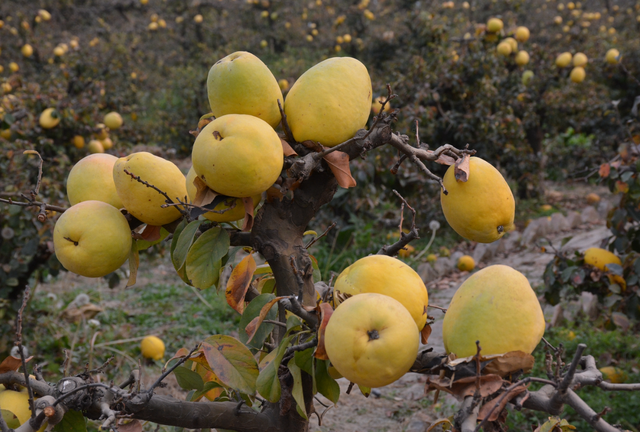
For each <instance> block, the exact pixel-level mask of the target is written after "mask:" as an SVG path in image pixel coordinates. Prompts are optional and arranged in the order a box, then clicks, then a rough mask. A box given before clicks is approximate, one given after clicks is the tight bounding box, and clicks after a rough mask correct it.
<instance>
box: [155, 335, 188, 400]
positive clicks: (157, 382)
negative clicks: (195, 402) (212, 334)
mask: <svg viewBox="0 0 640 432" xmlns="http://www.w3.org/2000/svg"><path fill="white" fill-rule="evenodd" d="M198 347H199V346H198V345H196V346H195V347H194V348H192V349H191V351H189V354H187V355H186V356H184V357H183V358H181V359H180V360H178V361H177V362H176V364H174V365H173V366H171V367H170V368H169V369H167V370H166V371H164V373H163V374H162V375H160V377H159V378H158V379H157V380H156V382H154V383H153V384H152V385H151V387H149V390H147V392H148V393H149V394H153V390H154V389H155V388H156V387H158V386H159V385H160V383H161V382H162V380H163V379H165V378H166V377H167V376H168V375H169V374H170V373H171V372H173V371H174V370H175V369H176V368H177V367H178V366H180V365H181V364H183V363H184V362H186V361H187V360H189V359H190V358H191V355H192V354H193V353H194V352H196V351H197V350H198Z"/></svg>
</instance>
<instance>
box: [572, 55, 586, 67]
mask: <svg viewBox="0 0 640 432" xmlns="http://www.w3.org/2000/svg"><path fill="white" fill-rule="evenodd" d="M588 61H589V59H588V58H587V56H586V55H585V54H584V53H580V52H579V53H576V55H574V56H573V65H574V66H576V67H578V66H581V67H584V66H586V64H587V62H588Z"/></svg>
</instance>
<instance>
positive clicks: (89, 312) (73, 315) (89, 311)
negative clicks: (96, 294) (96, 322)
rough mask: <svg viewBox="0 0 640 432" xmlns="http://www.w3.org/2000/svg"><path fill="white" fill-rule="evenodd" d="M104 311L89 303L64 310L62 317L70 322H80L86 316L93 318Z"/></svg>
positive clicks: (86, 318)
mask: <svg viewBox="0 0 640 432" xmlns="http://www.w3.org/2000/svg"><path fill="white" fill-rule="evenodd" d="M100 312H102V308H101V307H99V306H96V305H94V304H91V303H89V304H87V305H84V306H82V307H80V308H77V307H71V308H69V309H65V310H63V311H62V314H61V316H62V318H64V319H66V320H67V321H69V322H74V323H79V322H80V321H82V319H83V318H84V319H85V320H88V319H91V318H93V317H94V316H96V315H98V314H99V313H100Z"/></svg>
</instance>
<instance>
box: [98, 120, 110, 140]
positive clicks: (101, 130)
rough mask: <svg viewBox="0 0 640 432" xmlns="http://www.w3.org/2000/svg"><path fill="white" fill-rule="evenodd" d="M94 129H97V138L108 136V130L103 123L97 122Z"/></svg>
mask: <svg viewBox="0 0 640 432" xmlns="http://www.w3.org/2000/svg"><path fill="white" fill-rule="evenodd" d="M96 129H98V132H97V133H96V138H98V139H99V140H103V139H105V138H106V137H108V136H109V130H108V129H107V127H106V126H105V125H104V124H103V123H98V124H97V125H96Z"/></svg>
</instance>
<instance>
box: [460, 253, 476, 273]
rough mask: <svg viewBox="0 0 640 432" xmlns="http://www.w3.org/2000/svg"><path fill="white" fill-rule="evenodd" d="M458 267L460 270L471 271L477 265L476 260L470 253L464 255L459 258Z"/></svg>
mask: <svg viewBox="0 0 640 432" xmlns="http://www.w3.org/2000/svg"><path fill="white" fill-rule="evenodd" d="M457 267H458V270H460V271H471V270H473V269H474V268H475V267H476V262H475V261H474V260H473V257H471V256H469V255H463V256H461V257H460V258H458V266H457Z"/></svg>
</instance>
